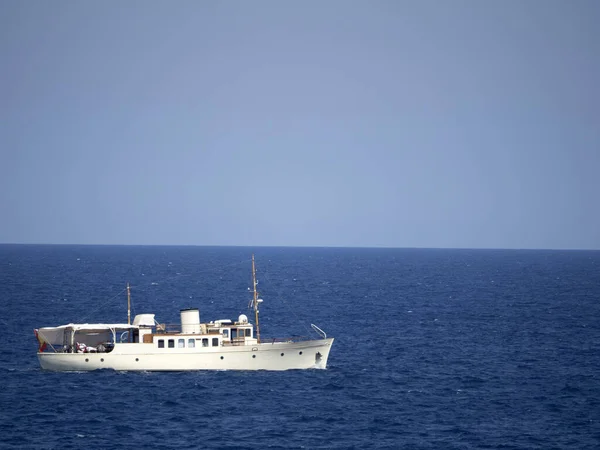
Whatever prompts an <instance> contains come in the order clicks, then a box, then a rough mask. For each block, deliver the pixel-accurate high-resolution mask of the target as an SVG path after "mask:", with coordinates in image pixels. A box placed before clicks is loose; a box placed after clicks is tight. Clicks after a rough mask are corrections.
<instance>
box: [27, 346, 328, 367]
mask: <svg viewBox="0 0 600 450" xmlns="http://www.w3.org/2000/svg"><path fill="white" fill-rule="evenodd" d="M332 344H333V338H327V339H319V340H312V341H300V342H273V343H261V344H254V345H241V346H235V345H231V346H220V347H214V348H202V349H198V348H197V349H168V350H167V349H161V350H158V349H156V348H155V347H154V346H153V345H149V344H127V343H124V344H115V346H114V349H113V350H112V351H111V352H110V353H51V352H48V353H44V352H38V354H37V355H38V360H39V362H40V365H41V367H42V369H44V370H50V371H57V372H71V371H91V370H99V369H112V370H118V371H194V370H291V369H325V368H326V367H327V359H328V357H329V351H330V349H331V345H332Z"/></svg>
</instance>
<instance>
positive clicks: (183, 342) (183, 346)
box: [177, 339, 185, 348]
mask: <svg viewBox="0 0 600 450" xmlns="http://www.w3.org/2000/svg"><path fill="white" fill-rule="evenodd" d="M177 347H178V348H185V339H179V341H178V342H177Z"/></svg>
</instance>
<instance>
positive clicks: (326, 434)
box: [0, 245, 600, 449]
mask: <svg viewBox="0 0 600 450" xmlns="http://www.w3.org/2000/svg"><path fill="white" fill-rule="evenodd" d="M252 252H254V253H255V254H256V260H257V267H258V278H259V282H260V284H259V289H260V291H261V294H262V297H263V298H264V303H263V305H262V310H261V317H262V320H261V332H262V334H263V336H265V337H269V336H272V337H277V336H282V337H283V336H295V335H307V334H309V333H311V330H310V324H311V323H315V324H317V325H318V326H320V327H321V328H322V329H324V330H325V331H326V332H327V334H328V335H330V336H333V337H335V338H336V341H335V342H334V345H333V348H332V351H331V354H330V359H329V366H328V368H327V369H326V370H305V371H287V372H262V371H261V372H234V371H220V372H193V373H182V372H179V373H178V372H167V373H132V372H131V373H123V372H113V371H99V372H90V373H51V372H44V371H42V370H40V368H39V365H38V362H37V358H36V349H37V344H36V340H35V337H34V335H33V329H34V328H38V327H42V326H53V325H60V324H65V323H69V322H124V321H126V320H127V315H126V314H127V311H126V295H125V291H124V287H125V284H126V283H127V282H129V283H131V285H132V300H133V307H134V311H133V312H134V313H143V312H152V313H155V314H156V317H157V319H158V320H159V321H161V322H167V323H176V322H178V321H179V310H180V309H182V308H187V307H198V308H200V314H201V318H202V320H203V321H207V320H213V319H222V318H235V317H237V316H238V315H239V314H241V313H246V314H248V310H247V305H248V300H249V298H250V295H249V293H248V291H247V288H248V287H249V286H250V271H251V265H250V257H251V253H252ZM248 315H249V316H251V315H250V314H248ZM599 319H600V252H598V251H517V250H418V249H323V248H254V249H253V248H243V247H111V246H41V245H0V324H1V325H2V335H3V339H2V343H3V345H2V349H1V350H0V377H1V378H0V379H1V380H2V381H1V389H0V448H27V449H29V448H32V449H35V448H48V449H53V448H61V449H63V448H65V449H69V448H94V449H117V448H178V449H195V448H219V449H246V448H307V449H310V448H339V449H346V448H356V449H364V448H406V449H480V448H481V449H536V448H539V449H551V448H555V449H596V448H600V323H599Z"/></svg>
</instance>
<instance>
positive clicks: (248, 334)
mask: <svg viewBox="0 0 600 450" xmlns="http://www.w3.org/2000/svg"><path fill="white" fill-rule="evenodd" d="M245 331H246V337H250V336H251V335H252V332H251V331H252V330H250V328H246V330H245Z"/></svg>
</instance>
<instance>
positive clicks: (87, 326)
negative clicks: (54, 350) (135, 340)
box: [38, 323, 138, 345]
mask: <svg viewBox="0 0 600 450" xmlns="http://www.w3.org/2000/svg"><path fill="white" fill-rule="evenodd" d="M137 328H138V326H137V325H127V324H126V323H70V324H68V325H61V326H59V327H46V328H40V329H38V336H39V337H40V338H41V340H43V341H44V342H47V343H48V344H50V345H63V343H64V335H65V331H68V332H71V331H74V332H77V331H83V332H84V334H92V333H94V334H96V333H97V334H100V333H106V332H115V331H116V330H135V329H137Z"/></svg>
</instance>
